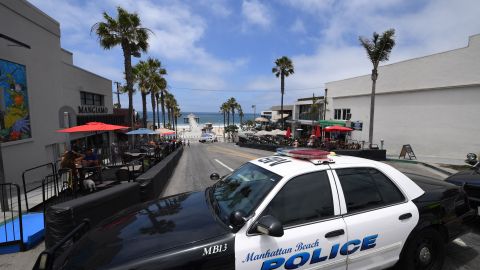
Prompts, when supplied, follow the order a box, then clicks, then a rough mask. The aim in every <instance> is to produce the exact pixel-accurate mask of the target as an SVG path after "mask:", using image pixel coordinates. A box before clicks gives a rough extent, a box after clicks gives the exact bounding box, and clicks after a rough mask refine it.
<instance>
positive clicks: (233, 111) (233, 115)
mask: <svg viewBox="0 0 480 270" xmlns="http://www.w3.org/2000/svg"><path fill="white" fill-rule="evenodd" d="M232 122H233V124H232V125H235V110H234V109H232Z"/></svg>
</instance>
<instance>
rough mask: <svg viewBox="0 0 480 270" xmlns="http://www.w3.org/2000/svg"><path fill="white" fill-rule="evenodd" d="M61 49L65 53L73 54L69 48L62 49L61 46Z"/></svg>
mask: <svg viewBox="0 0 480 270" xmlns="http://www.w3.org/2000/svg"><path fill="white" fill-rule="evenodd" d="M61 49H62V51H64V52H66V53H68V54H71V55H73V53H72V52H71V51H69V50H66V49H64V48H61Z"/></svg>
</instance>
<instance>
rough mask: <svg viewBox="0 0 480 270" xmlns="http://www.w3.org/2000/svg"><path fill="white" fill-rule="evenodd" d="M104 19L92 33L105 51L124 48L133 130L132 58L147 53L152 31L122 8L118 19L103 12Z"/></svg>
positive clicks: (119, 8) (119, 9)
mask: <svg viewBox="0 0 480 270" xmlns="http://www.w3.org/2000/svg"><path fill="white" fill-rule="evenodd" d="M103 18H104V21H102V22H98V23H96V24H94V25H93V26H92V29H91V31H95V33H96V34H97V36H98V39H99V41H100V45H101V46H102V47H103V48H104V49H107V50H109V49H111V48H113V47H115V46H117V45H120V46H121V47H122V51H123V64H124V69H125V81H126V82H127V85H126V86H125V87H126V90H127V92H128V117H129V120H130V121H131V126H132V128H133V126H134V120H133V81H134V78H133V72H132V56H134V57H140V53H141V52H146V51H147V48H148V35H149V33H148V32H149V31H150V30H148V29H147V28H144V27H142V25H141V22H140V18H139V17H138V14H137V13H128V11H126V10H125V9H123V8H121V7H117V18H112V17H110V16H109V15H108V14H107V13H106V12H103Z"/></svg>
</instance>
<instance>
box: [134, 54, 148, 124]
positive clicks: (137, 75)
mask: <svg viewBox="0 0 480 270" xmlns="http://www.w3.org/2000/svg"><path fill="white" fill-rule="evenodd" d="M132 71H133V76H134V79H135V81H136V82H137V84H138V88H139V90H140V93H141V95H142V110H143V117H142V126H143V127H144V128H146V127H147V95H148V94H149V93H150V82H149V79H150V73H149V66H148V62H145V61H140V62H138V63H137V64H136V65H135V67H133V69H132Z"/></svg>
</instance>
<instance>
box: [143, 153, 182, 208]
mask: <svg viewBox="0 0 480 270" xmlns="http://www.w3.org/2000/svg"><path fill="white" fill-rule="evenodd" d="M182 153H183V146H180V147H178V148H177V149H176V150H175V151H173V152H172V153H171V154H170V155H168V156H167V157H165V158H164V159H163V160H162V161H160V162H159V163H157V164H156V165H155V166H153V167H152V168H150V169H149V170H148V171H147V172H145V173H143V174H141V175H140V176H138V177H137V178H136V180H135V181H136V182H138V183H139V184H140V193H141V195H140V197H141V200H142V201H147V200H151V199H154V198H157V197H158V196H160V194H161V193H162V191H163V188H164V187H165V185H166V184H167V181H168V179H169V178H170V176H171V175H172V173H173V170H174V169H175V167H176V165H177V163H178V161H179V160H180V157H181V156H182Z"/></svg>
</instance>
